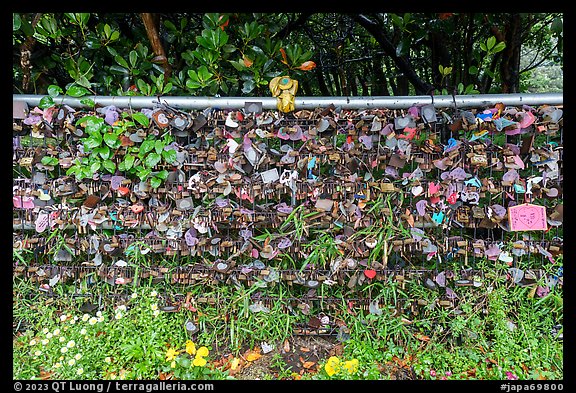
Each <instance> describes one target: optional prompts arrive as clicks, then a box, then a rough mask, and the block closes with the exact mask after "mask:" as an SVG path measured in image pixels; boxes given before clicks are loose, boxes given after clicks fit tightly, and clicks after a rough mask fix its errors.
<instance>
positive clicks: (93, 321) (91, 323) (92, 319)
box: [88, 317, 98, 325]
mask: <svg viewBox="0 0 576 393" xmlns="http://www.w3.org/2000/svg"><path fill="white" fill-rule="evenodd" d="M96 322H98V319H96V318H95V317H92V318H90V320H89V321H88V323H89V324H90V325H94V324H95V323H96Z"/></svg>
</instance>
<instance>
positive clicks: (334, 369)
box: [324, 356, 340, 376]
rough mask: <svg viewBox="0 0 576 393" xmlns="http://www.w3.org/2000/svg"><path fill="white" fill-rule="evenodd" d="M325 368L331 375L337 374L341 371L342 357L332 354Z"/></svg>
mask: <svg viewBox="0 0 576 393" xmlns="http://www.w3.org/2000/svg"><path fill="white" fill-rule="evenodd" d="M324 370H326V373H327V374H328V375H329V376H332V375H334V374H337V373H338V372H339V371H340V359H338V358H337V357H336V356H331V357H330V358H328V361H327V362H326V364H325V365H324Z"/></svg>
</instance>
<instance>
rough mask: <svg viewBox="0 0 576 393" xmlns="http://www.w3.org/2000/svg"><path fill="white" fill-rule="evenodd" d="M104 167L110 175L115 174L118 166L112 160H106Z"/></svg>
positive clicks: (103, 163) (103, 162)
mask: <svg viewBox="0 0 576 393" xmlns="http://www.w3.org/2000/svg"><path fill="white" fill-rule="evenodd" d="M102 165H103V166H104V169H106V170H107V171H108V172H110V173H114V171H116V164H115V163H114V161H112V160H104V161H102Z"/></svg>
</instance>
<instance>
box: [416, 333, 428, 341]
mask: <svg viewBox="0 0 576 393" xmlns="http://www.w3.org/2000/svg"><path fill="white" fill-rule="evenodd" d="M414 337H416V338H417V339H418V340H420V341H430V337H428V336H426V335H425V334H415V335H414Z"/></svg>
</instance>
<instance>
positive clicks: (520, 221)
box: [508, 203, 548, 231]
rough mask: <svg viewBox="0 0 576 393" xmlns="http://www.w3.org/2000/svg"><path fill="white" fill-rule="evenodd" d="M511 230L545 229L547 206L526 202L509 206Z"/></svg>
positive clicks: (546, 226) (546, 227)
mask: <svg viewBox="0 0 576 393" xmlns="http://www.w3.org/2000/svg"><path fill="white" fill-rule="evenodd" d="M508 220H509V222H510V230H511V231H545V230H547V229H548V225H547V222H546V207H545V206H539V205H532V204H529V203H525V204H522V205H516V206H512V207H509V208H508Z"/></svg>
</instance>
